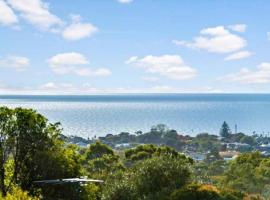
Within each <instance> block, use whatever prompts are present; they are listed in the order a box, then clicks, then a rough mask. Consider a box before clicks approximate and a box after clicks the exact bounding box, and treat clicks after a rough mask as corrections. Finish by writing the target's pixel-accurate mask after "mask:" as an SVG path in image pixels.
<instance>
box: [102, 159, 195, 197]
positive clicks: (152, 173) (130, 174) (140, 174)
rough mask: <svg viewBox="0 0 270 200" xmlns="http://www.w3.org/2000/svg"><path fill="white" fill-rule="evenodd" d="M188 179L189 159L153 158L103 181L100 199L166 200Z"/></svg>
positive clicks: (189, 177)
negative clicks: (103, 186)
mask: <svg viewBox="0 0 270 200" xmlns="http://www.w3.org/2000/svg"><path fill="white" fill-rule="evenodd" d="M190 180H191V171H190V160H189V159H187V158H173V157H168V156H160V157H153V158H150V159H147V160H144V161H142V162H139V163H138V164H137V165H135V166H133V167H132V168H131V169H129V170H126V171H124V172H122V173H121V174H117V175H113V176H112V177H111V178H110V179H109V180H108V181H107V183H106V185H105V188H104V192H103V196H102V199H103V200H131V199H148V200H159V199H160V200H161V199H165V197H167V196H168V195H169V194H170V193H171V192H172V191H173V190H175V189H177V188H181V187H183V186H185V185H186V184H187V183H188V182H189V181H190Z"/></svg>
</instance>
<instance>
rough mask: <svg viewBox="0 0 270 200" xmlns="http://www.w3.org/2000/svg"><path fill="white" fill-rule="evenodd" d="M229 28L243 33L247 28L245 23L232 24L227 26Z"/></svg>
mask: <svg viewBox="0 0 270 200" xmlns="http://www.w3.org/2000/svg"><path fill="white" fill-rule="evenodd" d="M228 28H229V29H231V30H233V31H236V32H239V33H244V32H245V31H246V29H247V25H246V24H234V25H230V26H228Z"/></svg>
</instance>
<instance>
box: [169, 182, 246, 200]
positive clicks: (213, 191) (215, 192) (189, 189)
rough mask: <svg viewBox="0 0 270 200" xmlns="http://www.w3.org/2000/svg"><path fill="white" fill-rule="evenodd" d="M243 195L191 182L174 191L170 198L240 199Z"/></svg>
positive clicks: (175, 199) (171, 199) (177, 199)
mask: <svg viewBox="0 0 270 200" xmlns="http://www.w3.org/2000/svg"><path fill="white" fill-rule="evenodd" d="M243 197H244V195H243V194H242V193H240V192H235V191H230V190H221V191H220V190H219V189H218V188H216V187H215V186H212V185H196V184H191V185H188V186H186V187H184V188H181V189H178V190H176V191H174V192H173V193H172V194H171V196H170V200H242V199H243Z"/></svg>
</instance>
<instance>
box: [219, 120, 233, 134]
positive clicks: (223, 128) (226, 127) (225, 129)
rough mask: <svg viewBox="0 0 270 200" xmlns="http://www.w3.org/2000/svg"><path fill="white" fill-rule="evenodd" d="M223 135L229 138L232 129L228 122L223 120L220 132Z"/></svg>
mask: <svg viewBox="0 0 270 200" xmlns="http://www.w3.org/2000/svg"><path fill="white" fill-rule="evenodd" d="M219 134H220V136H221V137H224V138H228V137H229V136H230V135H231V129H230V127H229V125H228V124H227V122H225V121H224V122H223V124H222V126H221V129H220V132H219Z"/></svg>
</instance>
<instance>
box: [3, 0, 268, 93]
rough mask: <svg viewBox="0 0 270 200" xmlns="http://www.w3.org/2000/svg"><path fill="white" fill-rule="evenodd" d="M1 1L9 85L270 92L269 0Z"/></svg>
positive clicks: (43, 89)
mask: <svg viewBox="0 0 270 200" xmlns="http://www.w3.org/2000/svg"><path fill="white" fill-rule="evenodd" d="M72 2H73V1H70V0H57V1H52V0H50V1H49V0H0V94H94V93H134V92H135V93H141V92H143V93H146V92H155V93H159V92H173V93H176V92H180V93H188V92H192V93H197V92H199V93H212V92H224V93H227V92H228V93H231V92H232V93H240V92H243V93H253V92H254V93H255V92H256V93H257V92H260V93H268V92H270V85H269V83H270V56H269V55H270V40H269V39H270V34H268V32H270V22H269V20H268V19H269V17H270V13H269V9H270V2H269V1H267V0H258V1H256V2H254V1H245V0H238V1H226V0H224V1H223V0H219V1H216V0H204V1H196V0H170V1H165V0H133V1H132V0H76V3H74V2H73V3H72Z"/></svg>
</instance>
